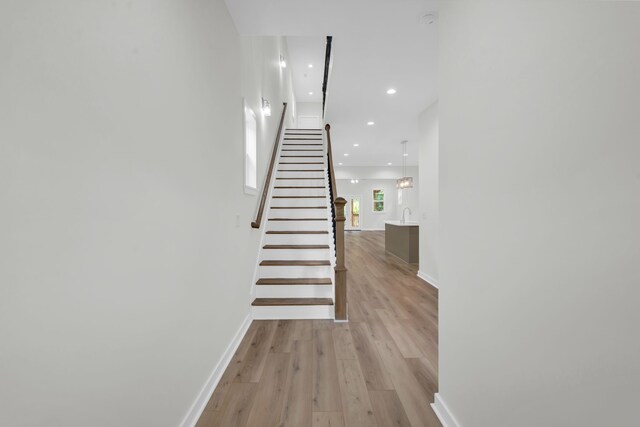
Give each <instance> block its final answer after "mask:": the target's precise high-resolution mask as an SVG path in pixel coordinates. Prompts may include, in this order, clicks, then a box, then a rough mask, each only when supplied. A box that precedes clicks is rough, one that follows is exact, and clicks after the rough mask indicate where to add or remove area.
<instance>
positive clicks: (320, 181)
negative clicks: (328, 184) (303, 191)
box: [275, 176, 325, 187]
mask: <svg viewBox="0 0 640 427" xmlns="http://www.w3.org/2000/svg"><path fill="white" fill-rule="evenodd" d="M285 178H286V177H285ZM291 178H299V177H298V176H292V177H291ZM309 178H310V177H309ZM275 185H276V186H288V187H291V186H296V185H297V186H301V187H309V186H311V187H317V186H324V185H325V181H324V178H322V177H320V178H317V179H276V184H275Z"/></svg>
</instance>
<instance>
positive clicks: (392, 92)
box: [387, 88, 396, 95]
mask: <svg viewBox="0 0 640 427" xmlns="http://www.w3.org/2000/svg"><path fill="white" fill-rule="evenodd" d="M394 93H396V90H395V89H394V88H391V89H389V90H387V94H388V95H393V94H394Z"/></svg>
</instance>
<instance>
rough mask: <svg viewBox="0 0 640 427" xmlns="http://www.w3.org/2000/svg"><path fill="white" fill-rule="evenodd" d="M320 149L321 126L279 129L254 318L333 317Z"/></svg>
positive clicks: (327, 216)
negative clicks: (319, 127) (278, 147)
mask: <svg viewBox="0 0 640 427" xmlns="http://www.w3.org/2000/svg"><path fill="white" fill-rule="evenodd" d="M326 150H327V148H326V146H325V144H324V142H323V137H322V130H321V129H286V130H285V133H284V138H283V141H282V144H281V145H280V149H279V153H278V158H277V166H276V174H275V179H274V180H273V183H271V185H272V188H271V191H270V197H269V201H268V205H267V220H266V223H265V229H264V230H265V231H264V235H263V238H262V247H261V249H260V256H259V260H258V267H257V273H256V276H257V281H256V283H255V287H254V290H253V294H254V297H255V298H254V299H253V302H252V304H251V305H252V307H251V309H252V314H253V318H254V319H333V318H334V299H333V298H334V266H335V252H334V243H333V228H332V219H331V210H330V203H331V202H330V200H329V190H328V188H329V187H328V178H327V171H328V168H327V156H326V153H327V151H326ZM268 184H269V183H268Z"/></svg>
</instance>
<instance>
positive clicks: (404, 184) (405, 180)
mask: <svg viewBox="0 0 640 427" xmlns="http://www.w3.org/2000/svg"><path fill="white" fill-rule="evenodd" d="M407 142H409V141H407V140H404V141H402V142H401V143H400V144H402V178H400V179H398V180H397V181H396V187H398V188H400V189H405V188H413V178H412V177H410V176H407V156H408V154H407Z"/></svg>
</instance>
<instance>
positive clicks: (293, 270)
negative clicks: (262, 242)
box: [258, 265, 333, 279]
mask: <svg viewBox="0 0 640 427" xmlns="http://www.w3.org/2000/svg"><path fill="white" fill-rule="evenodd" d="M321 277H333V267H331V266H321V267H308V266H287V267H267V266H262V265H261V266H260V267H258V278H259V279H269V278H273V279H277V278H294V279H295V278H304V279H306V278H321Z"/></svg>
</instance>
